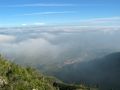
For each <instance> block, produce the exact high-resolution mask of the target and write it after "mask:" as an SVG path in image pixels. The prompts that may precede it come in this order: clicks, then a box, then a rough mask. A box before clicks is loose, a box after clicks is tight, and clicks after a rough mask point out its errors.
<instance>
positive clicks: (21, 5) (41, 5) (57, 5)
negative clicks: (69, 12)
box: [0, 3, 76, 7]
mask: <svg viewBox="0 0 120 90" xmlns="http://www.w3.org/2000/svg"><path fill="white" fill-rule="evenodd" d="M64 6H76V5H74V4H40V3H36V4H19V5H2V6H0V7H64Z"/></svg>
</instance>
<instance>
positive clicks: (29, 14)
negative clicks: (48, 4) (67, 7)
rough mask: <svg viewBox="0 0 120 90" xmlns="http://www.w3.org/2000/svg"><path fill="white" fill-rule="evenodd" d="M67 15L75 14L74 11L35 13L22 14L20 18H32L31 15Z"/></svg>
mask: <svg viewBox="0 0 120 90" xmlns="http://www.w3.org/2000/svg"><path fill="white" fill-rule="evenodd" d="M67 13H68V14H69V13H75V11H61V12H37V13H27V14H23V15H22V16H32V15H50V14H67Z"/></svg>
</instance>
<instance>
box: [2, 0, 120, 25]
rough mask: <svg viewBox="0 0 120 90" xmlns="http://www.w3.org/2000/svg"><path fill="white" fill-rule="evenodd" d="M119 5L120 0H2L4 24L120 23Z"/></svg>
mask: <svg viewBox="0 0 120 90" xmlns="http://www.w3.org/2000/svg"><path fill="white" fill-rule="evenodd" d="M119 9H120V0H0V27H6V26H26V25H61V24H62V25H64V24H76V25H79V24H81V25H84V22H85V25H86V23H87V25H88V23H91V22H92V23H93V21H95V23H96V21H97V22H98V21H99V24H101V22H102V25H105V23H103V21H104V22H106V21H107V22H109V23H110V25H111V24H112V25H119V24H120V11H119ZM89 21H90V22H89ZM112 21H113V22H112ZM81 22H82V23H81ZM109 23H107V24H109Z"/></svg>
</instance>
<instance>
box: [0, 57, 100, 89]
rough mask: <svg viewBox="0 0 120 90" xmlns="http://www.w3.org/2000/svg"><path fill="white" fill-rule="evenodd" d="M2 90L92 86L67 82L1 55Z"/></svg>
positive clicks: (0, 79) (0, 80) (0, 82)
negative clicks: (22, 65) (20, 64)
mask: <svg viewBox="0 0 120 90" xmlns="http://www.w3.org/2000/svg"><path fill="white" fill-rule="evenodd" d="M93 89H94V90H98V89H97V88H93ZM0 90H90V87H86V86H84V85H72V84H65V83H63V82H61V81H60V80H58V79H56V78H54V77H50V76H49V77H48V76H45V75H43V74H41V73H40V72H38V71H37V70H35V69H32V68H30V67H21V66H19V65H16V64H14V63H12V62H10V61H8V60H6V59H4V58H3V57H2V56H0Z"/></svg>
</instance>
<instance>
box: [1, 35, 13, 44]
mask: <svg viewBox="0 0 120 90" xmlns="http://www.w3.org/2000/svg"><path fill="white" fill-rule="evenodd" d="M14 40H15V37H14V36H9V35H0V43H6V42H11V41H14Z"/></svg>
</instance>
